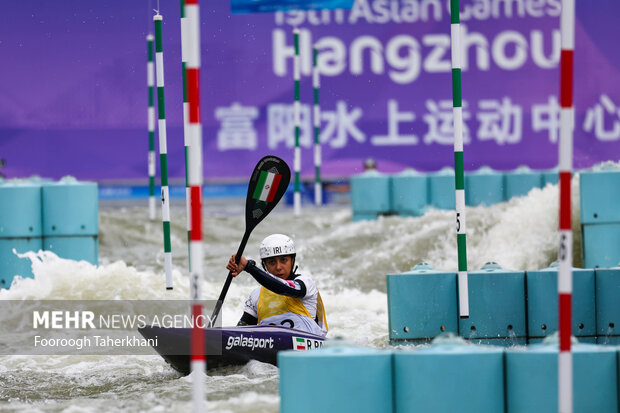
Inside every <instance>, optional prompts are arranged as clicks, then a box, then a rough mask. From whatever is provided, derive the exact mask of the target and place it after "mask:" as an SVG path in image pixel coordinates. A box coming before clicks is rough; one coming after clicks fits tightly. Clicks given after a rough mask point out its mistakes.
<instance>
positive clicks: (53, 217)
mask: <svg viewBox="0 0 620 413" xmlns="http://www.w3.org/2000/svg"><path fill="white" fill-rule="evenodd" d="M42 210H43V235H44V236H59V235H97V234H98V233H99V224H98V210H99V207H98V199H97V184H96V183H94V182H77V181H75V180H70V179H66V178H65V179H63V180H61V181H59V182H55V183H50V184H44V185H43V187H42Z"/></svg>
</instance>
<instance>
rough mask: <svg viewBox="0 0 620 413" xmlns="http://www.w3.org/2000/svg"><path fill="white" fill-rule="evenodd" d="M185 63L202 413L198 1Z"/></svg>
mask: <svg viewBox="0 0 620 413" xmlns="http://www.w3.org/2000/svg"><path fill="white" fill-rule="evenodd" d="M185 16H186V19H187V21H186V23H187V24H186V29H187V30H186V32H185V35H186V38H187V48H186V51H187V62H186V68H185V72H186V73H185V78H186V81H187V102H188V134H189V147H190V155H189V167H190V170H189V177H188V180H189V187H190V209H191V214H190V216H191V231H190V265H189V266H190V300H191V302H192V304H191V306H192V316H193V320H194V321H193V323H194V324H193V326H192V331H191V344H190V345H191V356H190V369H191V372H192V376H193V377H192V399H193V406H194V412H195V413H198V412H202V411H204V410H205V385H204V383H203V378H202V375H203V374H204V372H205V369H206V361H207V358H206V354H205V341H204V340H205V338H204V331H203V329H202V328H201V326H200V324H199V322H198V320H199V319H201V318H202V317H203V308H202V302H201V301H200V297H201V284H202V280H203V270H202V254H203V251H202V125H201V123H200V9H199V6H198V0H185Z"/></svg>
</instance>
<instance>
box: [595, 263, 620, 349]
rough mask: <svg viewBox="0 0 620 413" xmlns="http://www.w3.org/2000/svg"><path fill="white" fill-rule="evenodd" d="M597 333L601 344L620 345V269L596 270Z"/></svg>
mask: <svg viewBox="0 0 620 413" xmlns="http://www.w3.org/2000/svg"><path fill="white" fill-rule="evenodd" d="M594 277H595V280H596V281H595V284H596V333H597V335H598V338H599V340H598V343H599V344H612V343H613V344H620V267H615V268H606V269H600V268H598V269H596V270H595V271H594Z"/></svg>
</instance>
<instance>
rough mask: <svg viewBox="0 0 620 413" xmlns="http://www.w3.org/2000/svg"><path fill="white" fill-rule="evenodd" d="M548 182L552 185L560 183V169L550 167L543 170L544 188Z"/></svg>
mask: <svg viewBox="0 0 620 413" xmlns="http://www.w3.org/2000/svg"><path fill="white" fill-rule="evenodd" d="M547 184H550V185H557V184H558V169H557V168H555V169H550V170H547V171H543V172H542V186H543V188H544V187H545V186H547Z"/></svg>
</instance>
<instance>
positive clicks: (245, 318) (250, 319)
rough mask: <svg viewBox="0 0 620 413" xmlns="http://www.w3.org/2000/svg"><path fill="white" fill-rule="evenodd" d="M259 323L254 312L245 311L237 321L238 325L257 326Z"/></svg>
mask: <svg viewBox="0 0 620 413" xmlns="http://www.w3.org/2000/svg"><path fill="white" fill-rule="evenodd" d="M257 324H258V318H256V317H254V316H253V315H252V314H248V313H246V312H245V311H244V312H243V315H242V316H241V319H240V320H239V322H238V323H237V325H238V326H255V325H257Z"/></svg>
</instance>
